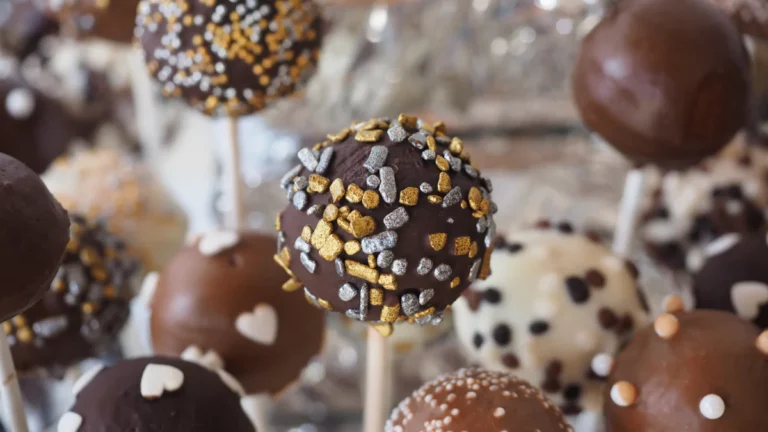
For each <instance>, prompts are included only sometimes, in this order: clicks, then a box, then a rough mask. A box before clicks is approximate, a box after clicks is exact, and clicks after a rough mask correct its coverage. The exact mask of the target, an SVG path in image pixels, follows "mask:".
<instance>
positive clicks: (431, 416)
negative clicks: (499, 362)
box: [384, 369, 573, 432]
mask: <svg viewBox="0 0 768 432" xmlns="http://www.w3.org/2000/svg"><path fill="white" fill-rule="evenodd" d="M433 430H435V431H437V430H456V431H463V430H467V431H470V430H472V431H487V432H501V431H505V430H510V431H512V430H513V431H519V432H558V431H573V429H572V428H571V427H570V426H568V423H567V422H566V421H565V418H564V417H563V414H562V413H561V412H560V410H558V409H557V408H556V407H555V405H554V404H552V403H551V402H550V401H549V400H548V399H547V398H546V397H544V395H542V394H541V392H540V391H539V390H537V389H536V388H535V387H534V386H532V385H530V384H528V383H527V382H525V381H523V380H521V379H519V378H517V377H515V376H513V375H509V374H505V373H503V372H491V371H487V370H484V369H461V370H459V371H456V372H454V373H452V374H448V375H443V376H441V377H438V378H437V379H435V380H433V381H431V382H428V383H427V384H425V385H424V386H422V387H421V388H420V389H418V390H416V391H415V392H413V395H411V396H410V397H408V398H406V399H405V400H403V401H402V402H400V404H399V405H398V406H397V408H395V410H394V411H393V412H392V416H391V417H390V418H389V421H387V424H386V425H385V427H384V431H385V432H423V431H433Z"/></svg>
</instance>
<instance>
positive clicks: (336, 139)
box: [328, 128, 352, 143]
mask: <svg viewBox="0 0 768 432" xmlns="http://www.w3.org/2000/svg"><path fill="white" fill-rule="evenodd" d="M350 133H352V129H350V128H346V129H343V130H342V131H340V132H339V133H337V134H336V135H330V134H329V135H328V139H329V140H331V142H333V143H340V142H342V141H346V140H347V138H349V134H350Z"/></svg>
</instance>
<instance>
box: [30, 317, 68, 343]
mask: <svg viewBox="0 0 768 432" xmlns="http://www.w3.org/2000/svg"><path fill="white" fill-rule="evenodd" d="M68 325H69V320H68V319H67V317H66V316H64V315H57V316H54V317H50V318H45V319H43V320H40V321H37V322H35V323H34V324H32V330H33V331H34V333H35V334H37V335H38V336H41V337H44V338H51V337H54V336H56V335H58V334H60V333H62V332H63V331H64V330H66V329H67V326H68Z"/></svg>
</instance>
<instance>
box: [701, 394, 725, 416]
mask: <svg viewBox="0 0 768 432" xmlns="http://www.w3.org/2000/svg"><path fill="white" fill-rule="evenodd" d="M699 412H701V415H703V416H704V417H706V418H708V419H710V420H717V419H719V418H720V417H722V416H723V414H725V401H723V398H721V397H720V396H718V395H716V394H708V395H706V396H704V397H703V398H702V399H701V402H699Z"/></svg>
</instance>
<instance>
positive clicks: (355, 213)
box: [345, 210, 363, 222]
mask: <svg viewBox="0 0 768 432" xmlns="http://www.w3.org/2000/svg"><path fill="white" fill-rule="evenodd" d="M345 217H346V218H347V220H348V221H350V222H354V221H356V220H358V219H359V218H361V217H363V214H362V213H360V211H359V210H352V211H351V212H348V213H347V215H346V216H345Z"/></svg>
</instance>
